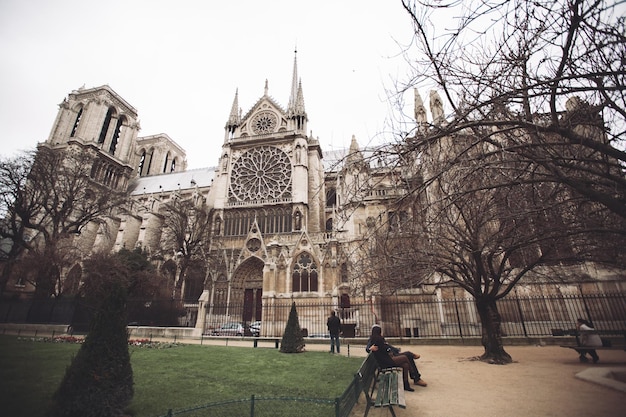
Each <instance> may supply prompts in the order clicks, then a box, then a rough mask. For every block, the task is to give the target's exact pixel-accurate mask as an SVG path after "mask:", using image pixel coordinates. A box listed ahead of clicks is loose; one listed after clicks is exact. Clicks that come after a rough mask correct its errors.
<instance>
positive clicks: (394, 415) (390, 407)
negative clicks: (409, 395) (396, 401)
mask: <svg viewBox="0 0 626 417" xmlns="http://www.w3.org/2000/svg"><path fill="white" fill-rule="evenodd" d="M389 411H391V415H392V416H393V417H397V416H396V412H395V411H394V410H393V407H392V406H391V405H390V406H389Z"/></svg>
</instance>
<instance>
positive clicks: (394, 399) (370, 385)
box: [356, 353, 406, 417]
mask: <svg viewBox="0 0 626 417" xmlns="http://www.w3.org/2000/svg"><path fill="white" fill-rule="evenodd" d="M356 377H357V378H358V380H359V382H360V386H361V390H362V391H363V394H364V395H365V401H366V405H365V414H364V417H367V414H368V413H369V410H370V408H371V407H372V406H374V407H388V408H389V410H390V411H391V414H392V415H393V416H394V417H395V415H396V413H395V411H394V409H393V406H394V405H397V406H399V407H401V408H406V401H405V398H404V382H403V380H402V368H385V369H380V367H379V366H378V362H377V361H376V358H375V357H374V355H373V354H371V353H370V354H369V355H367V357H366V358H365V360H364V361H363V363H362V364H361V367H360V368H359V370H358V371H357V374H356ZM376 387H378V390H377V391H376V398H375V399H372V396H373V394H374V391H375V390H376Z"/></svg>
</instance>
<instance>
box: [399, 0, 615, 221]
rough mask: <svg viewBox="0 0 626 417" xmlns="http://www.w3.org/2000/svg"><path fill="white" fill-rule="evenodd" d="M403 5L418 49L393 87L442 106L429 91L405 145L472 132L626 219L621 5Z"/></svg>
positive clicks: (575, 0)
mask: <svg viewBox="0 0 626 417" xmlns="http://www.w3.org/2000/svg"><path fill="white" fill-rule="evenodd" d="M402 4H403V6H404V8H405V9H406V11H407V12H408V16H409V17H410V19H411V21H412V23H413V26H414V30H415V38H414V41H415V42H414V44H413V45H414V46H415V48H417V51H413V50H408V51H407V52H408V53H410V56H411V57H418V58H417V59H412V60H411V65H412V68H413V70H414V74H413V76H412V78H411V79H410V80H408V81H407V82H406V83H404V84H402V85H398V90H399V91H400V92H403V91H406V90H407V89H409V88H415V87H418V88H427V87H429V88H432V89H436V90H439V91H440V92H441V94H442V95H443V96H444V97H445V99H446V101H447V104H448V105H449V106H450V107H451V109H452V111H451V112H450V113H449V114H448V115H447V116H446V115H443V114H442V113H441V110H439V111H438V112H437V111H434V110H435V109H434V108H433V105H432V100H431V112H432V113H433V120H432V122H431V123H428V122H426V121H425V120H424V119H423V117H422V120H421V123H420V125H419V128H418V131H419V130H420V129H421V131H420V132H418V133H420V134H417V135H415V138H414V140H413V146H414V147H422V146H424V145H425V144H428V143H434V142H438V141H441V140H442V139H443V138H445V137H447V136H449V135H451V134H455V133H460V132H468V131H471V132H472V133H473V134H474V135H475V137H476V139H477V140H476V143H477V144H478V143H490V144H492V145H493V146H494V149H497V150H498V152H502V154H503V155H506V153H509V154H515V155H516V158H519V157H523V158H525V159H527V160H528V161H529V163H532V165H534V166H537V167H541V168H542V174H543V176H544V180H545V181H547V182H558V183H561V184H564V185H566V186H567V187H569V188H570V189H571V190H572V191H573V192H575V193H577V194H580V195H582V196H584V197H585V198H586V199H588V200H590V201H595V202H598V203H600V204H602V205H603V206H604V207H606V208H607V209H609V210H611V211H612V212H614V213H616V214H617V215H619V216H621V217H622V218H626V180H625V177H624V171H623V168H624V163H625V162H626V152H624V137H625V133H626V131H625V129H626V95H624V91H625V87H624V86H625V83H624V81H625V77H626V70H625V68H626V65H625V63H626V37H625V35H624V33H625V32H626V31H625V29H626V25H625V17H624V13H623V10H621V11H620V6H623V4H622V5H620V4H619V2H610V1H587V0H561V1H556V2H555V1H527V0H510V1H507V0H502V1H484V0H478V1H471V2H465V1H463V2H461V1H457V0H449V1H432V2H431V1H428V0H426V1H419V0H418V1H409V0H403V1H402ZM450 17H454V19H453V20H451V19H450ZM442 21H443V22H446V23H445V24H441V22H442ZM448 25H452V26H448ZM440 105H441V103H440ZM435 107H436V106H435ZM566 110H567V111H568V113H567V114H565V112H566ZM434 113H438V114H437V115H435V114H434ZM503 116H504V117H503ZM450 159H451V160H453V159H454V158H453V156H451V158H450Z"/></svg>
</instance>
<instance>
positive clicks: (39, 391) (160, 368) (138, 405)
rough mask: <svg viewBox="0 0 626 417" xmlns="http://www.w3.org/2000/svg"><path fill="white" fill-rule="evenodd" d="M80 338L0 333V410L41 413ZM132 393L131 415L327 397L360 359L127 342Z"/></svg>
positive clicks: (37, 416)
mask: <svg viewBox="0 0 626 417" xmlns="http://www.w3.org/2000/svg"><path fill="white" fill-rule="evenodd" d="M79 348H80V345H77V344H67V343H44V342H34V341H24V340H18V338H17V337H14V336H0V414H2V415H7V416H12V417H43V416H44V414H45V410H46V406H47V404H48V402H49V401H50V399H51V398H52V395H53V394H54V392H55V391H56V389H57V387H58V384H59V383H60V381H61V379H62V378H63V375H64V373H65V369H66V368H67V366H68V365H69V364H70V362H71V359H72V357H73V355H75V353H76V352H77V351H78V349H79ZM129 349H130V352H131V364H132V367H133V375H134V383H135V386H134V388H135V395H134V397H133V401H132V403H131V405H130V407H129V410H128V411H129V414H131V415H133V416H136V417H153V416H159V415H164V414H166V413H167V410H168V409H173V410H180V409H186V408H189V407H193V406H197V405H202V404H207V403H212V402H216V401H223V400H228V399H246V398H250V396H251V395H253V394H254V395H255V396H290V397H306V398H323V399H333V398H335V397H338V396H340V395H341V394H342V393H343V391H344V390H345V389H346V387H347V386H348V384H349V383H350V381H351V380H352V377H353V375H354V373H355V372H356V370H357V369H358V368H359V365H360V364H361V362H362V360H363V359H362V358H347V357H344V356H339V355H329V354H328V353H325V352H305V353H300V354H284V353H280V352H279V351H278V350H276V349H268V348H257V349H254V348H251V347H250V348H242V347H227V346H207V345H204V346H200V345H178V346H175V347H171V348H164V349H150V348H142V347H134V346H131V347H129Z"/></svg>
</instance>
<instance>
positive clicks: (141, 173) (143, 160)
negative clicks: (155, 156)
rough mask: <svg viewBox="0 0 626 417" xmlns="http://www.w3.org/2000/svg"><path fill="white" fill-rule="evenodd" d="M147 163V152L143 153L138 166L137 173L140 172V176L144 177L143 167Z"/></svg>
mask: <svg viewBox="0 0 626 417" xmlns="http://www.w3.org/2000/svg"><path fill="white" fill-rule="evenodd" d="M145 162H146V151H143V152H142V153H141V157H140V158H139V165H138V166H137V171H138V172H139V176H140V177H142V176H143V166H144V164H145Z"/></svg>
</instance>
